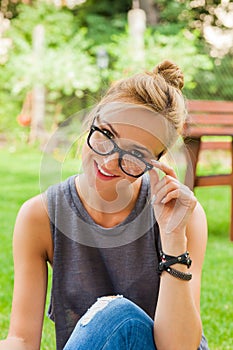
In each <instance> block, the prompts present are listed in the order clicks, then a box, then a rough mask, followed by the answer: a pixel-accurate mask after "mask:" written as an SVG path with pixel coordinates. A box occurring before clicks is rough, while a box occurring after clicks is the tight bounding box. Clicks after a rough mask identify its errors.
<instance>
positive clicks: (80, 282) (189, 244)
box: [0, 61, 208, 350]
mask: <svg viewBox="0 0 233 350" xmlns="http://www.w3.org/2000/svg"><path fill="white" fill-rule="evenodd" d="M182 87H183V74H182V72H181V71H180V69H179V67H177V66H176V65H175V64H173V63H172V62H170V61H164V62H162V63H161V64H160V65H158V66H156V67H155V69H154V70H153V71H152V72H146V73H142V74H137V75H135V76H132V77H130V78H127V79H124V80H121V81H119V82H116V83H115V84H114V85H113V86H112V87H111V88H110V89H109V91H108V92H107V94H106V96H105V97H104V98H103V99H102V101H101V102H100V103H99V104H98V106H97V107H96V108H95V109H94V110H93V113H91V115H90V121H91V123H90V129H89V134H88V136H87V142H86V143H85V144H84V146H83V149H82V163H83V173H82V174H80V175H77V176H72V177H70V178H69V179H67V180H66V181H64V182H62V183H60V184H58V185H54V186H51V187H50V188H49V189H48V191H47V192H46V193H45V194H42V195H39V196H37V197H35V198H32V199H30V200H29V201H27V202H26V203H25V204H24V205H23V206H22V208H21V210H20V212H19V214H18V217H17V220H16V225H15V232H14V262H15V288H14V297H13V305H12V315H11V322H10V329H9V335H8V337H7V339H6V340H4V341H2V342H1V343H0V349H4V350H10V349H14V350H21V349H22V350H26V349H30V350H31V349H33V350H36V349H39V348H40V340H41V332H42V322H43V315H44V306H45V297H46V287H47V263H48V262H49V263H50V264H51V265H52V266H53V285H52V295H51V304H50V310H49V315H50V317H51V318H52V319H53V320H54V322H55V326H56V340H57V349H58V350H61V349H64V350H74V349H105V350H107V349H111V350H112V349H147V350H150V349H153V350H154V349H158V350H161V349H166V350H169V349H179V350H182V349H184V350H187V349H188V350H192V349H193V350H194V349H195V350H196V349H198V348H199V349H208V346H207V344H206V341H205V338H204V336H203V335H202V326H201V319H200V285H201V269H202V263H203V260H204V252H205V248H206V241H207V228H206V226H207V225H206V218H205V214H204V211H203V209H202V207H201V206H200V204H199V203H198V202H197V200H196V198H195V197H194V195H193V193H192V192H191V191H190V190H189V189H188V188H187V187H186V186H184V185H183V184H181V183H180V182H179V181H178V179H177V176H176V174H175V172H174V170H173V169H172V168H171V167H169V166H168V165H166V164H165V163H163V162H159V158H160V157H161V156H162V155H163V154H165V153H166V152H168V151H169V147H170V146H171V145H172V144H173V143H174V141H175V140H176V138H177V136H178V135H179V133H180V131H181V130H182V126H183V124H184V121H185V116H186V109H185V103H184V99H183V96H182V93H181V89H182ZM157 170H160V171H162V172H163V173H164V176H163V177H162V179H160V178H159V176H158V172H157ZM51 233H52V234H51ZM188 252H189V253H188ZM190 257H191V259H192V261H191V259H190ZM96 299H98V300H97V302H95V301H96ZM91 305H93V306H92V307H91ZM87 309H89V310H88V311H87ZM86 311H87V312H86Z"/></svg>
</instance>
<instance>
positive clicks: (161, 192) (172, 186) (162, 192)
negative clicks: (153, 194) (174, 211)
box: [155, 182, 179, 203]
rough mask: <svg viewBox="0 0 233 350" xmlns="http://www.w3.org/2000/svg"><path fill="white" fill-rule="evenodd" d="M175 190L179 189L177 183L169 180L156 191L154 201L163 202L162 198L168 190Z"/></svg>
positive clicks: (166, 194)
mask: <svg viewBox="0 0 233 350" xmlns="http://www.w3.org/2000/svg"><path fill="white" fill-rule="evenodd" d="M175 190H178V191H179V185H178V184H176V183H174V182H169V183H168V184H167V185H166V186H163V187H161V188H160V190H159V191H157V199H156V201H155V202H156V203H160V202H161V203H164V202H163V199H164V198H166V197H167V196H168V194H169V193H170V192H172V191H175Z"/></svg>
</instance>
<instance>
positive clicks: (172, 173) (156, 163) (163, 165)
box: [151, 159, 177, 179]
mask: <svg viewBox="0 0 233 350" xmlns="http://www.w3.org/2000/svg"><path fill="white" fill-rule="evenodd" d="M151 162H152V164H153V166H154V167H155V168H157V169H160V170H162V171H163V172H164V173H165V174H166V175H170V176H172V177H173V178H175V179H177V175H176V172H175V170H174V169H173V168H172V167H171V166H169V165H168V164H166V163H163V162H159V161H157V160H155V159H151Z"/></svg>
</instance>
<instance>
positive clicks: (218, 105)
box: [187, 100, 233, 113]
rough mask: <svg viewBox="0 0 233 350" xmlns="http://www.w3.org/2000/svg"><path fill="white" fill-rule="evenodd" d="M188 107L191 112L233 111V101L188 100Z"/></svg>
mask: <svg viewBox="0 0 233 350" xmlns="http://www.w3.org/2000/svg"><path fill="white" fill-rule="evenodd" d="M187 108H188V110H189V111H190V112H194V111H195V112H196V113H198V112H213V113H216V112H221V113H233V102H231V101H208V100H188V101H187Z"/></svg>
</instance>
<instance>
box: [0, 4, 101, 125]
mask: <svg viewBox="0 0 233 350" xmlns="http://www.w3.org/2000/svg"><path fill="white" fill-rule="evenodd" d="M18 11H19V14H18V16H17V17H16V18H15V19H13V20H12V23H11V29H10V31H9V33H8V36H10V37H11V39H12V49H11V50H10V53H9V59H8V61H7V62H6V64H5V65H4V66H3V67H2V69H1V71H0V78H1V83H0V84H1V86H2V87H3V88H2V89H1V95H2V97H3V98H4V101H5V103H4V105H1V107H0V119H1V122H2V129H3V128H4V127H5V128H6V127H8V128H9V127H12V126H13V125H15V128H17V125H16V121H15V118H16V116H17V114H18V113H19V112H20V109H21V106H22V102H23V100H24V97H25V95H26V93H27V92H28V91H31V90H32V89H33V87H34V86H35V85H43V86H44V87H45V88H46V91H47V94H48V96H49V100H50V103H52V102H53V103H55V106H56V103H57V102H58V101H60V99H61V98H62V97H63V96H66V95H67V96H70V95H73V94H74V95H76V96H77V97H78V98H81V97H82V96H83V95H84V93H87V92H88V91H89V92H92V93H95V92H96V91H97V90H98V88H99V85H100V75H99V72H98V70H97V69H96V62H95V57H93V56H91V55H90V53H89V52H88V49H89V47H90V41H89V40H88V38H87V37H86V34H87V30H86V29H85V28H82V27H80V26H79V22H78V21H77V20H76V19H75V17H74V15H73V13H72V12H71V11H70V10H68V9H66V8H63V9H60V10H58V9H57V8H56V7H55V6H53V5H52V4H51V3H46V2H37V3H35V4H34V5H33V6H28V5H23V4H22V5H20V6H19V7H18ZM22 23H23V26H22ZM38 25H40V26H43V29H44V44H43V48H42V50H41V52H39V53H37V54H36V53H35V50H33V45H35V44H34V42H33V33H34V30H35V27H36V26H38ZM9 106H10V107H9ZM9 111H10V113H9ZM51 112H52V113H54V111H51ZM11 118H12V119H13V121H12V120H11Z"/></svg>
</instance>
